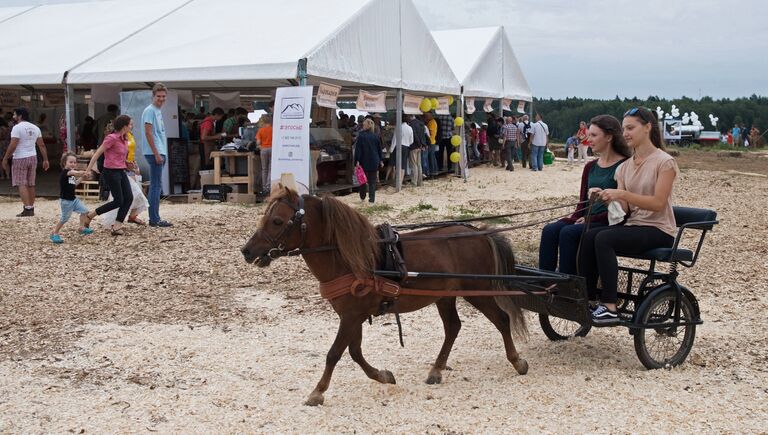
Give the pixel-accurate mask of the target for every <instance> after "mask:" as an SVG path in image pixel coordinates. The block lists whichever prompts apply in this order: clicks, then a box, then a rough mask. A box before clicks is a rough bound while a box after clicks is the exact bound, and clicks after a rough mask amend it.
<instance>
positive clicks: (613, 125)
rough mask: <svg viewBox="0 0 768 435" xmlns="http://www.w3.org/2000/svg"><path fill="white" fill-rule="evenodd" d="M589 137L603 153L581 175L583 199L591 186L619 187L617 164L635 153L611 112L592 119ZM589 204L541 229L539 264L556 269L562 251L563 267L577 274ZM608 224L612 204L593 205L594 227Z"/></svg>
mask: <svg viewBox="0 0 768 435" xmlns="http://www.w3.org/2000/svg"><path fill="white" fill-rule="evenodd" d="M587 138H588V140H589V142H590V144H591V145H592V149H594V151H595V152H596V153H598V154H599V155H600V158H599V159H597V160H592V161H590V162H588V163H587V164H586V165H585V166H584V172H583V173H582V175H581V191H580V195H579V201H586V200H587V198H588V196H589V190H590V189H593V188H600V189H615V188H616V180H615V179H614V174H615V173H616V168H617V167H618V166H619V165H620V164H621V163H622V162H623V161H624V160H626V159H627V158H629V157H630V156H631V155H632V151H631V150H630V148H629V147H628V146H627V143H626V142H625V141H624V137H623V134H622V129H621V123H620V122H619V120H618V119H616V118H614V117H613V116H610V115H599V116H596V117H594V118H592V120H591V121H590V125H589V130H588V133H587ZM584 207H586V205H585V204H579V205H578V206H577V207H576V211H575V212H574V213H573V214H572V215H571V216H570V217H568V218H564V219H560V220H559V221H557V222H552V223H550V224H548V225H546V226H545V227H544V229H543V230H542V232H541V242H540V244H539V268H540V269H542V270H555V269H556V266H557V254H558V250H559V251H560V267H559V269H558V270H559V271H560V272H562V273H568V274H571V275H575V274H576V254H577V252H578V249H579V242H580V240H581V234H582V232H583V231H584V221H585V216H586V210H584ZM606 225H608V208H607V206H606V204H604V203H602V202H597V203H595V204H594V205H593V206H592V210H591V217H590V224H589V227H590V228H595V227H598V226H606Z"/></svg>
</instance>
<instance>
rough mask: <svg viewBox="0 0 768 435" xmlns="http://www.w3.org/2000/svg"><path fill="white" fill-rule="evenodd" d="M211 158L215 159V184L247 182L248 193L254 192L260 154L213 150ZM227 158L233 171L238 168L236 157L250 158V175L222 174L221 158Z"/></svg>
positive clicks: (228, 164)
mask: <svg viewBox="0 0 768 435" xmlns="http://www.w3.org/2000/svg"><path fill="white" fill-rule="evenodd" d="M211 158H212V159H213V184H247V185H248V193H250V194H254V193H255V188H254V184H255V183H254V180H255V179H256V175H257V174H258V171H257V165H258V159H259V156H258V155H257V154H256V153H251V152H240V151H211ZM222 158H226V159H228V160H227V166H228V167H229V168H230V170H231V171H234V170H235V168H237V165H236V164H235V159H237V158H246V159H248V175H241V176H232V175H230V176H222V175H221V159H222Z"/></svg>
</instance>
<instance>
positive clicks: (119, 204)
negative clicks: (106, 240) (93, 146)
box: [85, 115, 136, 236]
mask: <svg viewBox="0 0 768 435" xmlns="http://www.w3.org/2000/svg"><path fill="white" fill-rule="evenodd" d="M113 126H114V129H115V132H114V133H112V134H109V135H107V136H106V137H104V141H103V142H102V143H101V145H100V146H99V148H98V149H97V150H96V152H95V153H94V154H93V157H91V161H90V163H88V168H87V169H86V170H85V171H86V173H92V172H93V166H94V165H95V164H96V161H97V160H98V159H99V156H101V155H102V154H104V171H103V173H102V177H103V179H104V181H105V182H106V183H107V184H108V185H109V190H110V192H111V193H112V201H110V202H108V203H106V204H104V205H102V206H101V207H99V208H97V209H96V210H95V211H92V212H89V213H88V215H87V217H88V222H87V223H89V222H90V221H91V219H93V218H95V217H96V216H98V215H102V214H104V213H107V212H108V211H110V210H114V209H118V211H117V216H116V218H115V222H114V223H113V224H112V235H113V236H122V235H123V234H125V233H124V232H123V229H122V227H123V222H124V221H125V217H126V216H127V215H128V211H129V210H130V209H131V204H132V203H133V193H132V192H131V184H130V182H129V181H128V174H127V173H126V169H128V161H127V158H128V133H130V132H131V130H132V129H133V121H132V120H131V117H130V116H127V115H120V116H118V117H117V118H115V121H114V124H113ZM130 164H131V169H132V170H135V169H136V168H135V167H134V166H135V163H132V162H131V163H130ZM86 226H88V225H86Z"/></svg>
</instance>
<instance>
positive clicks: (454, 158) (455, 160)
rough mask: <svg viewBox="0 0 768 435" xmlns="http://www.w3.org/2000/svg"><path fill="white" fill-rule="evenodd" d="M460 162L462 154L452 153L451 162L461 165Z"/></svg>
mask: <svg viewBox="0 0 768 435" xmlns="http://www.w3.org/2000/svg"><path fill="white" fill-rule="evenodd" d="M459 160H461V154H459V153H456V152H453V153H451V161H452V162H453V163H459Z"/></svg>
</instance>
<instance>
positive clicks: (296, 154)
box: [269, 86, 312, 194]
mask: <svg viewBox="0 0 768 435" xmlns="http://www.w3.org/2000/svg"><path fill="white" fill-rule="evenodd" d="M311 108H312V86H290V87H285V88H277V92H276V93H275V114H274V117H273V122H272V170H271V174H270V175H269V179H270V184H271V186H274V185H275V184H276V183H278V182H279V181H280V179H281V176H282V175H283V174H293V177H294V179H295V180H296V186H297V189H298V191H299V194H305V193H309V160H310V159H309V118H310V111H311V110H310V109H311Z"/></svg>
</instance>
